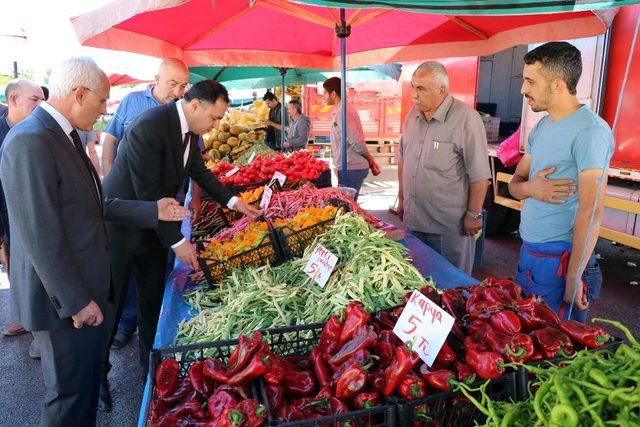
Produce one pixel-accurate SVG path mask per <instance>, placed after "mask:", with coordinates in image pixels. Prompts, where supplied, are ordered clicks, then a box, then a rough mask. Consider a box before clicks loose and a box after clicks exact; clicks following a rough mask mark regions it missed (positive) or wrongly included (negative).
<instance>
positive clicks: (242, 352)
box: [226, 335, 262, 378]
mask: <svg viewBox="0 0 640 427" xmlns="http://www.w3.org/2000/svg"><path fill="white" fill-rule="evenodd" d="M261 344H262V343H261V341H258V340H255V339H249V337H247V336H246V335H240V336H239V337H238V345H237V346H236V348H235V349H234V350H233V352H232V353H231V356H230V357H229V367H228V368H227V372H226V374H227V376H228V377H229V378H231V377H232V376H234V375H235V374H236V373H238V372H240V371H241V370H242V369H243V368H244V367H245V366H247V365H248V364H249V362H250V361H251V358H252V357H253V355H254V354H256V353H257V352H258V348H259V347H260V346H261Z"/></svg>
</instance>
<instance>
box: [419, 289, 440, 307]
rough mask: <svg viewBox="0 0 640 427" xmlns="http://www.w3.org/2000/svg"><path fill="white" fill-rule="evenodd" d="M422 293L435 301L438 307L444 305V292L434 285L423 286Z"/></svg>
mask: <svg viewBox="0 0 640 427" xmlns="http://www.w3.org/2000/svg"><path fill="white" fill-rule="evenodd" d="M420 293H421V294H422V295H424V296H425V297H427V298H429V299H430V300H431V301H433V302H434V303H435V304H436V305H437V306H438V307H442V292H440V291H439V290H438V289H437V288H435V287H433V286H423V287H422V288H421V289H420Z"/></svg>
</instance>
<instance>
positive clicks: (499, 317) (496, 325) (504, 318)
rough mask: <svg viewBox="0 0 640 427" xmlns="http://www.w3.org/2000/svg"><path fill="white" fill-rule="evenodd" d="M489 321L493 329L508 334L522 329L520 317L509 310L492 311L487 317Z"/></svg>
mask: <svg viewBox="0 0 640 427" xmlns="http://www.w3.org/2000/svg"><path fill="white" fill-rule="evenodd" d="M489 321H490V323H491V327H492V328H493V329H495V330H496V331H498V332H502V333H503V334H507V335H509V336H511V335H513V334H517V333H518V332H520V331H521V330H522V325H521V324H520V318H519V317H518V315H517V314H515V313H514V312H513V311H511V310H503V311H499V312H497V313H494V314H493V315H492V316H491V317H490V318H489Z"/></svg>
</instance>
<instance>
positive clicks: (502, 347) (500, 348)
mask: <svg viewBox="0 0 640 427" xmlns="http://www.w3.org/2000/svg"><path fill="white" fill-rule="evenodd" d="M510 341H511V335H507V334H503V333H502V332H498V331H489V332H487V335H486V336H485V342H486V343H487V345H488V347H489V350H491V351H493V352H494V353H498V354H500V355H502V356H507V347H508V346H509V342H510Z"/></svg>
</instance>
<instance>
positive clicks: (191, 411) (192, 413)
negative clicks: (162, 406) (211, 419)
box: [165, 399, 206, 421]
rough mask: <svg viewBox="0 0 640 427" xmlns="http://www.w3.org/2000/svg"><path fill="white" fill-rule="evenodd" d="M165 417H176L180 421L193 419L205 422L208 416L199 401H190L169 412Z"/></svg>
mask: <svg viewBox="0 0 640 427" xmlns="http://www.w3.org/2000/svg"><path fill="white" fill-rule="evenodd" d="M165 416H166V417H176V418H178V419H180V418H182V417H191V418H193V419H195V420H197V421H203V420H204V419H205V417H206V414H205V413H204V409H202V406H201V405H200V402H198V400H197V399H189V400H187V401H186V402H183V403H181V404H179V405H178V406H176V407H175V408H173V409H171V410H170V411H168V412H167V413H166V414H165Z"/></svg>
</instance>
